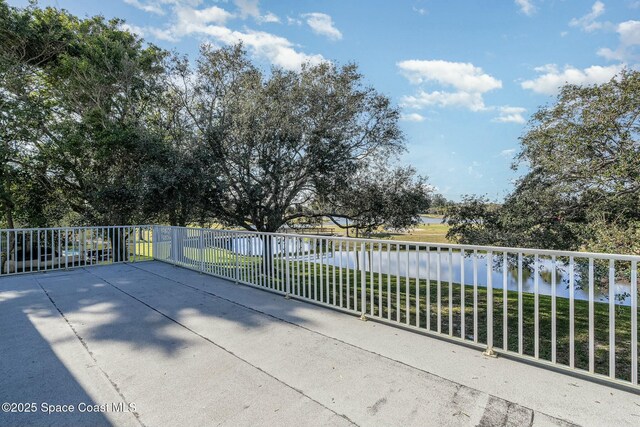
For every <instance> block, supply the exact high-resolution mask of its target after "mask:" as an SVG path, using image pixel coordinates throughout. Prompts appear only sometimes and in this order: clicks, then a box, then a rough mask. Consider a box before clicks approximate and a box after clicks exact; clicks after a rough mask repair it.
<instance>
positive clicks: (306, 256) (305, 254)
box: [227, 237, 631, 305]
mask: <svg viewBox="0 0 640 427" xmlns="http://www.w3.org/2000/svg"><path fill="white" fill-rule="evenodd" d="M232 240H234V241H233V243H232V242H231V241H227V242H228V249H230V250H232V251H234V252H238V253H241V254H244V255H258V256H261V255H262V241H261V240H260V239H257V238H255V237H248V238H240V239H237V240H236V239H232ZM354 244H355V243H354ZM287 246H288V248H289V251H290V253H298V254H301V255H298V256H297V257H295V256H294V255H292V259H294V260H299V261H305V262H313V263H320V262H321V261H322V263H323V264H325V265H335V266H336V267H337V266H340V265H342V266H343V267H345V268H352V269H355V268H363V267H364V268H365V269H366V270H367V271H369V270H372V271H373V272H374V273H378V272H380V273H382V274H392V275H399V276H401V277H406V276H407V274H408V275H409V277H411V278H415V277H417V275H418V272H419V274H420V278H421V279H426V278H427V267H429V272H428V277H429V279H431V280H437V278H438V265H439V266H440V280H441V281H443V282H448V281H449V279H450V278H451V281H452V282H453V283H462V280H461V279H462V272H463V271H464V284H465V285H468V286H473V282H474V277H473V272H474V262H475V263H476V264H477V270H476V271H477V281H478V286H480V287H486V286H487V271H488V268H487V259H486V255H484V254H481V253H479V254H478V255H477V259H476V260H475V261H474V257H472V256H469V252H466V256H465V257H464V258H462V257H461V254H460V253H459V252H455V251H454V252H452V253H451V255H449V252H448V250H446V249H445V250H442V252H441V253H440V255H438V253H437V252H436V251H435V249H434V248H431V251H430V252H429V253H427V251H426V250H420V251H419V252H418V251H416V250H409V251H406V250H400V251H396V250H393V248H392V250H391V251H390V252H389V253H387V251H386V249H385V250H382V252H381V253H380V255H381V256H379V253H378V251H377V250H374V251H373V252H372V253H368V252H367V253H366V254H365V256H364V257H363V254H362V252H361V251H359V252H357V253H356V251H354V250H353V249H352V248H350V250H349V251H347V250H342V251H340V250H337V251H335V254H334V253H332V252H331V250H329V251H327V252H326V253H324V254H323V256H322V258H320V257H319V256H318V255H314V254H313V253H311V252H312V246H311V245H310V243H309V241H308V240H306V239H305V240H302V241H301V240H297V239H289V240H288V243H287ZM284 252H285V245H284V241H283V240H277V241H276V240H274V249H273V253H274V254H280V255H282V254H284ZM556 266H557V267H556V278H555V283H556V285H555V286H556V296H557V297H560V298H569V272H568V266H567V265H564V264H563V263H562V262H560V261H558V262H557V263H556ZM532 270H533V269H532V268H527V267H526V266H524V267H523V269H522V276H523V277H522V290H523V292H527V293H534V291H535V272H534V271H532ZM490 271H491V281H492V284H493V288H494V289H502V288H503V283H504V273H503V271H502V255H494V257H493V260H492V262H491V263H490ZM579 279H580V274H579V272H578V271H577V270H576V272H575V282H576V286H575V292H574V297H575V298H576V299H580V300H588V299H589V291H588V282H587V281H586V280H585V281H583V282H585V283H578V282H580V280H579ZM506 283H507V289H508V290H511V291H517V290H518V271H517V267H516V268H508V269H507V277H506ZM552 284H553V278H552V263H551V260H550V259H548V258H541V259H540V261H539V272H538V292H539V294H541V295H551V294H552ZM579 285H581V286H579ZM630 292H631V286H630V285H629V284H625V283H616V284H615V294H616V296H617V301H616V304H620V305H630V304H631V301H630V300H631V298H629V297H628V295H629V294H630ZM594 294H595V301H600V302H608V300H609V299H608V295H607V294H603V293H601V292H598V290H596V291H595V293H594ZM625 295H627V296H626V297H625Z"/></svg>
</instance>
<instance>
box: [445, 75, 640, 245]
mask: <svg viewBox="0 0 640 427" xmlns="http://www.w3.org/2000/svg"><path fill="white" fill-rule="evenodd" d="M529 126H530V128H529V130H528V132H527V133H526V134H525V135H524V136H523V137H522V138H521V151H520V153H519V155H518V157H517V163H516V164H515V165H514V168H517V167H522V166H526V167H528V169H529V171H528V172H527V173H526V174H525V175H524V176H523V177H522V178H521V179H520V180H519V181H518V183H517V185H516V188H515V190H514V192H513V193H512V194H510V195H509V196H508V197H507V198H506V199H505V202H504V204H503V205H502V206H501V207H500V208H499V209H498V210H497V211H496V212H493V213H491V215H490V216H489V217H490V220H486V221H483V223H482V224H481V225H477V226H476V227H475V228H474V227H469V226H467V224H470V223H471V221H472V220H473V218H472V216H470V215H476V214H477V215H480V217H481V218H486V217H487V215H486V214H487V210H486V208H482V207H480V206H479V205H478V203H479V204H480V205H481V204H482V201H480V202H478V201H477V200H476V202H478V203H476V208H477V209H475V211H474V209H468V210H465V209H456V208H454V209H451V210H449V213H448V215H449V217H451V218H452V219H453V220H454V224H455V225H454V227H452V229H451V230H450V237H454V238H458V239H459V240H460V241H463V242H468V243H479V242H482V243H484V244H488V243H490V244H501V245H507V246H530V247H540V248H548V249H572V250H578V249H586V250H589V249H591V250H606V248H605V247H603V245H602V244H601V243H598V242H599V241H601V240H600V239H599V238H597V236H600V235H601V231H602V229H603V227H604V228H605V229H606V228H611V229H612V230H618V231H619V232H620V234H626V235H631V234H634V233H635V232H636V231H635V230H637V228H638V224H639V222H640V211H639V210H638V206H640V139H639V130H640V72H637V71H630V70H624V71H622V72H621V73H620V74H619V75H617V76H615V77H614V78H613V79H611V81H609V82H607V83H604V84H601V85H592V86H576V85H566V86H564V87H563V88H562V89H561V91H560V94H559V95H558V99H557V101H556V103H555V104H554V105H552V106H548V107H543V108H541V109H540V110H539V111H538V112H537V113H536V114H534V116H533V117H532V119H531V122H530V125H529ZM607 241H609V240H608V239H607ZM633 248H634V246H633V245H628V246H625V247H620V246H619V245H610V246H609V249H611V250H615V251H618V252H632V253H633V251H634V249H633Z"/></svg>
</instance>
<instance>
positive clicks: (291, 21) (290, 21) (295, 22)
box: [287, 16, 302, 25]
mask: <svg viewBox="0 0 640 427" xmlns="http://www.w3.org/2000/svg"><path fill="white" fill-rule="evenodd" d="M287 24H289V25H302V21H301V20H299V19H296V18H292V17H290V16H287Z"/></svg>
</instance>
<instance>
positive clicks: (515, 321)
mask: <svg viewBox="0 0 640 427" xmlns="http://www.w3.org/2000/svg"><path fill="white" fill-rule="evenodd" d="M153 252H154V258H155V259H158V260H161V261H166V262H170V263H173V264H176V265H179V266H183V267H187V268H191V269H194V270H197V271H201V272H203V273H207V274H212V275H215V276H219V277H223V278H225V279H230V280H234V281H236V282H239V283H243V284H247V285H251V286H256V287H260V288H263V289H267V290H270V291H273V292H277V293H281V294H285V295H288V296H290V297H293V298H298V299H302V300H308V301H313V302H314V303H317V304H321V305H327V306H331V307H333V308H338V309H340V310H346V311H348V312H351V313H355V314H359V315H361V316H364V317H369V318H375V319H377V320H381V321H384V322H390V323H394V324H401V325H403V326H404V327H408V328H412V329H419V330H420V331H423V332H427V333H430V334H438V335H441V336H445V337H447V338H449V339H453V340H459V341H464V342H465V343H468V344H470V345H474V346H478V347H480V348H483V349H485V350H486V351H487V352H488V353H492V352H498V353H508V354H510V355H513V356H516V357H520V358H526V359H528V360H530V361H535V362H538V363H542V364H550V365H553V366H555V367H559V368H563V369H568V370H571V371H574V372H581V373H584V374H587V375H589V374H590V375H593V376H596V377H600V378H603V379H606V380H608V381H613V382H617V383H624V384H633V385H636V386H637V384H638V275H637V267H638V261H640V257H638V256H630V255H614V254H600V253H584V252H566V251H549V250H537V249H523V248H505V247H491V246H467V245H451V244H434V243H421V242H400V241H389V240H370V239H352V238H342V237H325V236H309V235H291V234H277V233H258V232H244V231H222V230H210V229H197V228H181V227H161V226H158V227H155V234H154V250H153Z"/></svg>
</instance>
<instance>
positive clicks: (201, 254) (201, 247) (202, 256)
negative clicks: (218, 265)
mask: <svg viewBox="0 0 640 427" xmlns="http://www.w3.org/2000/svg"><path fill="white" fill-rule="evenodd" d="M199 231H200V236H199V243H198V248H199V249H200V254H199V255H200V273H203V272H204V230H203V229H202V228H200V229H199Z"/></svg>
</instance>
